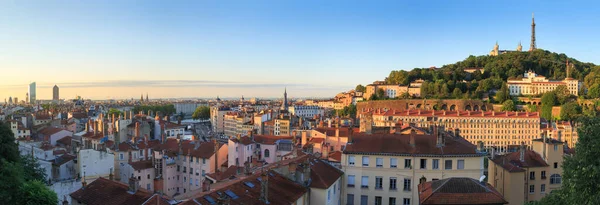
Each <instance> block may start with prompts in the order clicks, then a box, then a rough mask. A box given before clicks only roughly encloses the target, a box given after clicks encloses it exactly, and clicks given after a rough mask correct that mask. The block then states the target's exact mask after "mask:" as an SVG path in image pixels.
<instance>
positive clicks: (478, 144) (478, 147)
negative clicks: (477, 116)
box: [477, 141, 484, 153]
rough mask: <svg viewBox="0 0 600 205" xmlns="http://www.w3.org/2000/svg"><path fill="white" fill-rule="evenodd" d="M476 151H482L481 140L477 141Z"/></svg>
mask: <svg viewBox="0 0 600 205" xmlns="http://www.w3.org/2000/svg"><path fill="white" fill-rule="evenodd" d="M477 151H479V152H480V153H481V152H484V151H483V141H477Z"/></svg>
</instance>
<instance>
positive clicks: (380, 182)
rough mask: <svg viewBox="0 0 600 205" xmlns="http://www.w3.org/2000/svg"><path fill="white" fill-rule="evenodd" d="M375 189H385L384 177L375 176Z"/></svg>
mask: <svg viewBox="0 0 600 205" xmlns="http://www.w3.org/2000/svg"><path fill="white" fill-rule="evenodd" d="M375 189H383V178H382V177H375Z"/></svg>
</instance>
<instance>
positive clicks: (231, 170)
mask: <svg viewBox="0 0 600 205" xmlns="http://www.w3.org/2000/svg"><path fill="white" fill-rule="evenodd" d="M238 172H239V173H243V172H244V167H239V166H231V167H228V168H227V169H226V170H225V171H224V172H221V171H217V172H215V173H210V174H206V176H208V177H210V178H211V179H213V180H216V181H221V180H224V179H229V177H231V176H235V175H236V174H238Z"/></svg>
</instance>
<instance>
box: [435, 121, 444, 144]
mask: <svg viewBox="0 0 600 205" xmlns="http://www.w3.org/2000/svg"><path fill="white" fill-rule="evenodd" d="M434 129H435V130H436V131H435V133H436V134H435V136H436V139H437V140H436V141H437V146H438V147H443V146H444V145H446V139H444V134H443V133H442V132H440V131H438V130H437V129H438V128H437V125H436V126H435V127H434Z"/></svg>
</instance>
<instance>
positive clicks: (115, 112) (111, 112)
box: [108, 108, 123, 117]
mask: <svg viewBox="0 0 600 205" xmlns="http://www.w3.org/2000/svg"><path fill="white" fill-rule="evenodd" d="M113 114H114V115H115V116H117V117H118V116H120V115H122V114H123V112H121V111H120V110H118V109H116V108H110V109H108V116H112V115H113Z"/></svg>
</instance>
